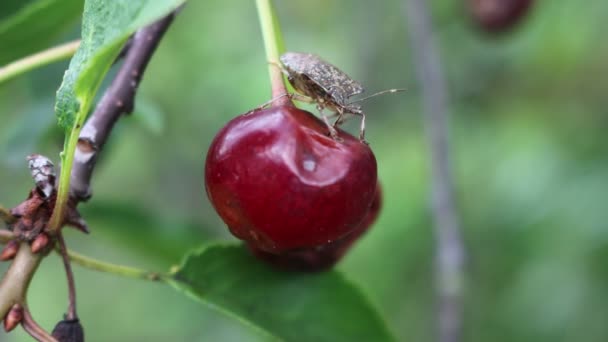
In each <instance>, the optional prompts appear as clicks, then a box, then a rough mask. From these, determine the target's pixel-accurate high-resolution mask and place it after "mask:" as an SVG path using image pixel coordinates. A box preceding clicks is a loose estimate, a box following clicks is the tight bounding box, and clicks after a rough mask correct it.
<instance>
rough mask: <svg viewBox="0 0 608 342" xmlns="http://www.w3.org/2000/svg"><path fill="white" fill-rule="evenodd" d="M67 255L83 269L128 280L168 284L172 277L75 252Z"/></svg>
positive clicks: (69, 252)
mask: <svg viewBox="0 0 608 342" xmlns="http://www.w3.org/2000/svg"><path fill="white" fill-rule="evenodd" d="M67 254H68V256H69V257H70V260H71V261H72V262H73V263H75V264H77V265H80V266H82V267H85V268H88V269H91V270H95V271H99V272H105V273H111V274H115V275H119V276H122V277H127V278H135V279H142V280H150V281H159V282H167V281H168V280H169V279H170V278H171V275H169V274H164V273H159V272H151V271H147V270H142V269H138V268H135V267H130V266H123V265H117V264H112V263H109V262H105V261H100V260H97V259H93V258H91V257H88V256H85V255H82V254H79V253H76V252H73V251H68V252H67Z"/></svg>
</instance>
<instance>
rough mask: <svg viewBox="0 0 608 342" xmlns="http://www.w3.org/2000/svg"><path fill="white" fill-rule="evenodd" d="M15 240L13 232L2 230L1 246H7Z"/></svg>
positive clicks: (0, 232)
mask: <svg viewBox="0 0 608 342" xmlns="http://www.w3.org/2000/svg"><path fill="white" fill-rule="evenodd" d="M14 238H15V234H13V232H11V231H8V230H5V229H0V244H5V243H8V242H9V241H11V240H12V239H14Z"/></svg>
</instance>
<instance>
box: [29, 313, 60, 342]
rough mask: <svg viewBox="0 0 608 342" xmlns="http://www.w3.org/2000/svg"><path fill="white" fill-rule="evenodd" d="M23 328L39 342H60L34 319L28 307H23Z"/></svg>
mask: <svg viewBox="0 0 608 342" xmlns="http://www.w3.org/2000/svg"><path fill="white" fill-rule="evenodd" d="M21 326H22V327H23V330H25V331H26V332H27V333H28V334H29V335H30V336H32V337H33V338H35V339H36V341H39V342H58V341H57V340H56V339H55V338H54V337H53V336H51V334H49V333H48V332H46V330H44V329H43V328H42V327H41V326H40V325H39V324H38V323H37V322H36V321H35V320H34V317H32V314H31V313H30V310H29V309H28V308H27V306H25V305H24V306H23V320H22V321H21Z"/></svg>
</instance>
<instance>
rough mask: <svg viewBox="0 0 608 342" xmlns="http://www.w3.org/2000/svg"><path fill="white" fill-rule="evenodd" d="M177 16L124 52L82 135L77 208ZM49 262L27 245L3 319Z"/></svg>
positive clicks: (3, 284)
mask: <svg viewBox="0 0 608 342" xmlns="http://www.w3.org/2000/svg"><path fill="white" fill-rule="evenodd" d="M178 10H179V9H178ZM176 12H177V10H176V11H174V12H172V13H171V14H169V15H168V16H166V17H165V18H163V19H160V20H159V21H157V22H155V23H153V24H151V25H149V26H147V27H145V28H142V29H140V30H139V31H137V32H136V33H135V35H134V36H133V38H132V39H131V40H130V43H129V44H130V46H129V47H128V49H123V51H125V61H124V63H123V65H122V66H121V68H120V70H119V72H118V74H117V75H116V77H115V79H114V80H113V82H112V84H111V85H110V86H109V87H108V89H107V90H106V92H105V94H104V96H103V98H102V100H101V101H100V103H99V104H98V106H97V108H96V110H95V112H94V113H93V114H92V115H91V117H90V118H89V119H88V120H87V123H86V124H85V127H84V128H83V130H82V132H81V135H80V139H79V142H78V148H77V150H76V154H75V163H74V167H73V169H72V172H71V175H70V177H71V184H72V186H71V188H70V193H71V200H72V204H71V205H73V206H74V207H75V206H76V204H77V203H78V202H81V201H85V200H87V199H89V198H90V196H91V190H90V179H91V175H92V173H93V169H94V167H95V165H96V160H97V156H98V154H99V153H100V152H101V150H102V148H103V146H104V144H105V142H106V140H107V139H108V137H109V135H110V132H111V130H112V128H113V127H114V124H115V123H116V121H117V120H118V118H119V117H120V116H121V115H122V114H123V113H130V112H131V111H132V110H133V106H134V97H135V94H136V90H137V87H138V85H139V82H140V81H141V77H142V75H143V73H144V71H145V68H146V66H147V64H148V62H149V61H150V59H151V57H152V54H153V53H154V51H155V49H156V47H157V46H158V43H159V41H160V39H161V38H162V37H163V35H164V33H165V32H166V30H167V28H168V27H169V25H170V24H171V22H172V21H173V18H174V17H175V13H176ZM35 179H36V178H35ZM51 190H52V189H51ZM0 214H1V215H0V218H3V219H4V220H12V219H14V217H13V216H12V215H10V212H9V211H6V210H5V211H0ZM12 237H13V234H12V233H11V232H8V231H5V230H0V241H1V242H3V243H5V242H8V240H10V239H11V238H12ZM5 240H6V241H5ZM62 254H63V255H64V256H66V255H67V251H65V250H64V251H63V253H62ZM43 258H44V255H43V254H40V253H38V254H35V253H32V249H31V248H30V246H29V245H28V244H27V243H26V242H22V243H21V245H20V247H19V250H18V252H17V254H16V255H15V257H14V259H13V261H12V263H11V265H10V267H9V269H8V270H7V272H6V273H5V274H4V276H3V277H2V279H1V280H0V317H4V315H5V314H6V312H8V310H10V308H11V307H12V306H13V305H14V304H17V303H20V304H25V302H26V294H27V289H28V286H29V283H30V281H31V279H32V278H33V276H34V274H35V271H36V269H37V268H38V266H39V264H40V262H41V261H42V259H43ZM64 262H65V263H66V273H67V277H68V282H69V286H68V287H69V290H70V291H69V292H70V293H69V297H70V305H69V306H70V307H69V309H68V311H69V312H68V314H70V315H72V316H75V315H76V309H75V291H74V286H73V274H72V270H71V266H69V262H68V261H67V259H64ZM24 306H25V305H24ZM24 314H25V315H24V318H23V322H22V324H23V327H24V329H25V330H26V331H27V332H28V333H30V334H31V335H32V336H33V337H34V338H36V339H38V340H40V341H56V340H55V339H54V338H52V337H50V335H49V334H48V333H46V332H45V331H44V329H42V328H41V327H40V326H38V324H36V322H35V321H34V320H33V318H32V317H31V315H30V314H29V311H27V310H26V311H25V312H24Z"/></svg>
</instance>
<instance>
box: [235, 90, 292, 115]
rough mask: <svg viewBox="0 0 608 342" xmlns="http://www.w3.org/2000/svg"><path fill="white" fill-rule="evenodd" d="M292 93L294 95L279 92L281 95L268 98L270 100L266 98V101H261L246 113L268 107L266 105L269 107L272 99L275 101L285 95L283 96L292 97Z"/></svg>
mask: <svg viewBox="0 0 608 342" xmlns="http://www.w3.org/2000/svg"><path fill="white" fill-rule="evenodd" d="M293 95H294V94H289V93H284V94H281V95H279V96H277V97H275V98H272V99H270V100H268V101H266V102H264V103H262V104H261V105H259V106H257V107H256V108H254V109H252V110H250V111H248V112H247V113H246V114H250V113H253V112H257V111H258V110H262V109H266V108H268V107H269V106H270V105H271V104H272V103H273V102H274V101H276V100H278V99H280V98H282V97H285V96H287V97H289V98H293Z"/></svg>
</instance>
